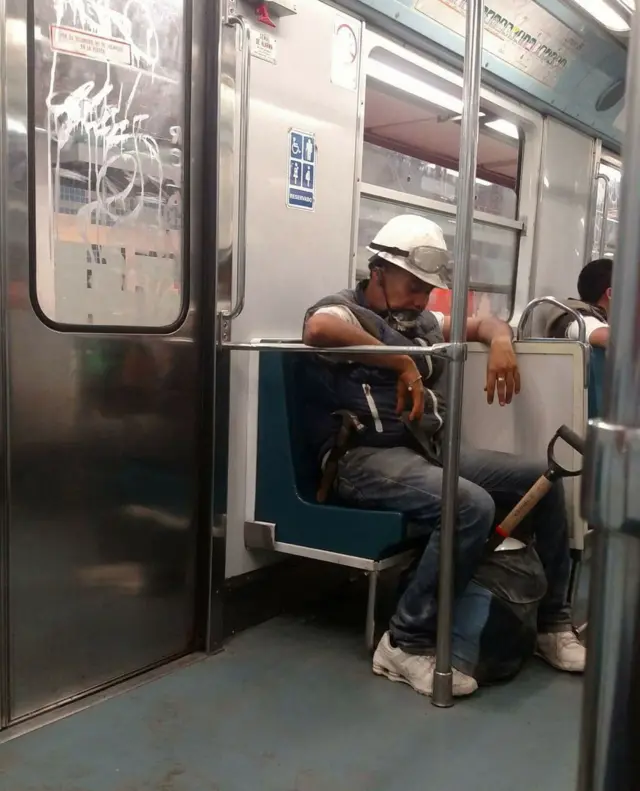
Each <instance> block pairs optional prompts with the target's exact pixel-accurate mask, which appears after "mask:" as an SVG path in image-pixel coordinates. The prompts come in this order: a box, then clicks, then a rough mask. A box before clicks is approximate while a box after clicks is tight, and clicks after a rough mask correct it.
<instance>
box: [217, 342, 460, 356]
mask: <svg viewBox="0 0 640 791" xmlns="http://www.w3.org/2000/svg"><path fill="white" fill-rule="evenodd" d="M456 345H457V344H454V343H435V344H434V345H433V346H417V345H416V346H328V347H327V346H322V347H320V346H307V345H306V344H305V343H296V342H292V341H284V342H283V343H278V342H277V341H276V342H267V343H264V342H262V341H260V342H253V341H247V342H238V343H236V342H234V341H229V342H225V343H221V344H220V348H222V349H228V350H229V351H248V352H308V353H313V354H345V355H349V354H406V355H407V356H409V357H423V356H424V355H433V356H435V357H450V355H451V353H452V351H453V349H454V347H455V346H456ZM462 346H465V344H462Z"/></svg>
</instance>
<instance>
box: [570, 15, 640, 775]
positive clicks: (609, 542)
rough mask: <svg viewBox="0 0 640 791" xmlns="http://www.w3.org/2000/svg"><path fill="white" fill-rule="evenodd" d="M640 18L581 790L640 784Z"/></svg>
mask: <svg viewBox="0 0 640 791" xmlns="http://www.w3.org/2000/svg"><path fill="white" fill-rule="evenodd" d="M639 80H640V25H639V24H638V20H637V14H635V15H634V23H633V31H632V40H631V50H630V54H629V62H628V67H627V86H628V90H627V94H626V97H627V103H628V107H627V110H628V115H627V130H626V139H625V150H624V172H623V177H622V198H621V207H622V215H621V222H620V244H619V254H618V256H617V257H616V265H615V267H614V277H613V294H614V297H613V299H614V303H615V306H614V308H613V310H611V311H610V315H611V334H610V341H609V349H608V353H607V367H606V374H605V394H604V396H605V399H604V415H605V417H604V418H603V419H602V420H596V421H592V422H591V423H590V426H589V436H588V445H587V457H586V471H585V472H586V473H587V474H586V476H585V478H584V481H583V513H584V515H585V517H586V518H587V519H588V521H589V523H590V524H592V525H594V530H595V538H596V542H595V546H594V573H593V579H592V585H591V596H590V616H589V640H588V655H587V657H588V658H587V678H586V683H585V695H584V704H583V715H582V716H583V724H582V744H581V755H580V771H579V780H578V787H579V789H580V791H636V789H637V788H638V777H639V776H640V753H639V750H638V744H640V699H639V694H640V492H639V491H638V481H639V480H640V266H639V262H640V224H639V223H638V217H639V216H640V191H639V190H638V187H637V184H638V173H639V172H640V170H639V168H640V96H638V91H637V90H636V88H637V86H638V81H639Z"/></svg>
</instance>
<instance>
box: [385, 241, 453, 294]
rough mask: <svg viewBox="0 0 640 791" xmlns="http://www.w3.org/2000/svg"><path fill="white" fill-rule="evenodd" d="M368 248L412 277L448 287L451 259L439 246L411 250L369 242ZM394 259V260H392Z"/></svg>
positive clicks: (424, 246)
mask: <svg viewBox="0 0 640 791" xmlns="http://www.w3.org/2000/svg"><path fill="white" fill-rule="evenodd" d="M369 249H370V250H371V251H372V252H375V253H380V254H382V255H381V256H380V257H381V258H382V259H383V260H386V261H389V262H390V263H392V264H395V265H396V266H400V267H402V268H403V269H406V270H407V272H410V273H411V274H412V275H414V277H417V278H418V279H419V280H422V281H423V282H425V283H428V284H429V285H432V286H434V287H436V288H449V287H450V285H451V270H452V266H451V260H450V258H449V253H448V252H447V251H446V250H443V249H441V248H439V247H432V246H430V245H420V246H418V247H414V248H412V249H411V250H403V249H402V248H400V247H389V246H388V245H384V244H378V243H377V242H371V243H370V244H369ZM394 259H396V260H394Z"/></svg>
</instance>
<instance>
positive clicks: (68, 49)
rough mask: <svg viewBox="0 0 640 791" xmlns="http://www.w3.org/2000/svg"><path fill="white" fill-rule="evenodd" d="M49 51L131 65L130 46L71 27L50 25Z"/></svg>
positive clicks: (123, 42)
mask: <svg viewBox="0 0 640 791" xmlns="http://www.w3.org/2000/svg"><path fill="white" fill-rule="evenodd" d="M49 33H50V38H51V49H53V50H55V51H56V52H65V53H67V54H68V55H79V56H80V57H83V58H92V59H93V60H102V61H106V62H108V63H118V64H120V65H122V66H130V65H131V45H130V44H128V43H127V42H126V41H123V40H122V39H119V38H105V37H104V36H96V35H95V34H93V33H87V31H86V30H78V29H77V28H73V27H62V26H61V25H51V28H50V31H49Z"/></svg>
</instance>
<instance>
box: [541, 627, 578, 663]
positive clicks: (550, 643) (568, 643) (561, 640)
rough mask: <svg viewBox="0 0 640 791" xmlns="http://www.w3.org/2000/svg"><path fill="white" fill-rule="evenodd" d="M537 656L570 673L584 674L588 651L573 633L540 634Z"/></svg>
mask: <svg viewBox="0 0 640 791" xmlns="http://www.w3.org/2000/svg"><path fill="white" fill-rule="evenodd" d="M536 654H537V655H538V656H539V657H542V659H544V660H545V661H546V662H548V663H549V664H550V665H551V666H552V667H555V668H557V669H558V670H566V671H567V672H568V673H583V672H584V666H585V663H586V661H587V649H586V648H585V647H584V646H583V645H582V643H581V642H580V641H579V640H578V638H577V637H576V636H575V634H574V633H573V632H571V631H566V632H551V633H550V634H539V635H538V648H537V650H536Z"/></svg>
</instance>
